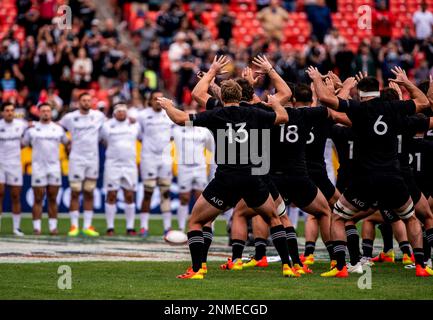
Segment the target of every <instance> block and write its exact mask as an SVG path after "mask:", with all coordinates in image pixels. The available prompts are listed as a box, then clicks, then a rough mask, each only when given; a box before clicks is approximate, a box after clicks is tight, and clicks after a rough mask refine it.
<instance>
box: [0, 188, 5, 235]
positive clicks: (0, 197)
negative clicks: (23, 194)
mask: <svg viewBox="0 0 433 320" xmlns="http://www.w3.org/2000/svg"><path fill="white" fill-rule="evenodd" d="M4 196H5V185H4V183H0V231H1V218H2V214H3V199H4Z"/></svg>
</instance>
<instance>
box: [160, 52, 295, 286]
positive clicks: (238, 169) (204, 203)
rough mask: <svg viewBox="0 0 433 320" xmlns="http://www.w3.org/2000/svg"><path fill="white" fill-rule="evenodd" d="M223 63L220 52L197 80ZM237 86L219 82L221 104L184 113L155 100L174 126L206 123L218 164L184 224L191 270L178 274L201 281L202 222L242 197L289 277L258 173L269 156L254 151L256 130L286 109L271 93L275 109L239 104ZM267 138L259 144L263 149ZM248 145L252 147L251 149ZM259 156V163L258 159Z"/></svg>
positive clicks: (280, 230)
mask: <svg viewBox="0 0 433 320" xmlns="http://www.w3.org/2000/svg"><path fill="white" fill-rule="evenodd" d="M227 63H228V60H227V59H226V58H225V57H224V56H222V57H219V58H218V59H217V58H216V57H215V59H214V62H213V64H212V66H211V68H210V70H209V71H208V72H207V73H206V74H205V75H204V76H203V78H202V79H201V80H200V81H206V82H209V83H210V81H209V80H211V79H213V78H214V77H215V75H216V74H217V73H218V72H219V71H220V70H221V69H222V68H223V67H224V66H225V65H226V64H227ZM241 96H242V90H241V87H240V86H239V84H237V83H236V82H235V81H234V80H226V81H223V82H222V84H221V99H222V102H223V103H224V107H223V108H215V109H214V110H209V111H205V112H202V113H199V114H194V115H189V114H188V113H186V112H183V111H181V110H179V109H177V108H176V107H175V106H174V104H173V102H172V101H171V100H169V99H166V98H160V99H158V102H159V103H160V105H161V106H162V107H163V108H164V109H165V110H166V112H167V115H168V116H169V117H170V119H172V121H173V122H175V123H176V124H178V125H185V124H189V125H195V126H203V127H207V128H208V129H209V130H210V131H211V132H212V134H213V136H214V139H215V141H216V152H215V162H216V164H217V165H218V167H217V171H216V173H215V178H214V179H213V180H212V181H211V182H210V183H209V185H208V186H207V187H206V188H205V190H204V191H203V193H202V195H201V196H200V198H199V199H198V200H197V202H196V203H195V205H194V208H193V210H192V213H191V217H190V220H189V223H188V229H189V231H188V245H189V248H190V252H191V258H192V268H189V269H188V270H187V272H186V273H185V274H183V275H180V276H179V278H183V279H203V274H202V273H201V272H200V267H201V263H202V253H203V242H204V240H203V232H202V228H203V226H204V225H205V224H206V223H207V222H209V221H212V220H213V219H215V218H216V217H217V216H218V215H219V214H220V213H221V212H223V211H224V210H225V209H226V208H229V207H233V206H235V205H236V204H237V203H238V202H239V201H240V200H241V199H243V200H244V201H245V202H246V204H247V205H248V206H249V207H251V208H253V209H254V210H255V211H256V212H257V213H258V214H260V215H261V216H262V217H263V219H264V220H265V221H266V222H267V223H268V225H269V226H270V233H271V238H272V240H273V243H274V245H275V248H276V249H277V251H278V254H279V256H280V258H281V262H282V267H283V275H284V276H294V275H295V274H294V272H293V271H292V269H291V268H290V266H289V264H290V261H289V252H288V247H287V242H286V233H285V231H284V227H283V226H282V224H281V222H280V220H279V218H278V214H277V211H276V208H275V205H274V201H273V199H272V197H271V196H270V194H269V188H268V186H267V184H266V183H265V182H264V181H263V180H262V178H261V175H263V173H264V172H266V171H267V170H268V169H269V168H268V167H267V166H268V164H269V159H268V158H269V156H268V155H266V151H265V150H264V151H263V154H264V155H265V156H264V157H262V158H259V159H258V158H257V154H254V152H255V151H256V150H257V144H258V143H261V142H262V141H260V142H259V141H254V137H257V132H258V131H259V130H262V131H261V132H262V134H263V136H264V137H266V130H263V129H270V128H271V127H272V126H274V125H278V124H281V123H285V122H287V121H288V115H287V112H286V111H285V110H284V108H283V107H282V106H281V104H280V103H279V102H278V101H277V99H276V98H275V97H273V96H268V105H269V106H270V107H271V108H272V109H273V110H274V112H268V111H262V110H260V109H257V108H249V107H243V106H239V102H240V99H241ZM268 143H269V142H268V141H264V143H262V147H263V148H266V147H267V146H266V144H268ZM250 149H251V150H250ZM257 160H259V161H257Z"/></svg>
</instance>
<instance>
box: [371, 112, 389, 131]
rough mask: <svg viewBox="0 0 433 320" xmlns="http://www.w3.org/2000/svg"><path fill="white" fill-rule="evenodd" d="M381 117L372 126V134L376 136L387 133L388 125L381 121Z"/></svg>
mask: <svg viewBox="0 0 433 320" xmlns="http://www.w3.org/2000/svg"><path fill="white" fill-rule="evenodd" d="M382 118H383V115H380V116H379V117H378V118H377V120H376V122H375V123H374V125H373V130H374V133H375V134H377V135H378V136H383V135H384V134H385V133H387V131H388V125H387V124H386V122H385V121H382Z"/></svg>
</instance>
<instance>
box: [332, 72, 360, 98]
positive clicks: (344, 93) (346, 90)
mask: <svg viewBox="0 0 433 320" xmlns="http://www.w3.org/2000/svg"><path fill="white" fill-rule="evenodd" d="M356 83H357V82H356V79H355V77H349V78H347V79H346V80H344V82H343V84H342V87H341V89H340V91H339V92H338V94H337V97H338V98H340V99H343V100H347V99H349V98H350V91H351V90H352V88H354V87H355V86H356Z"/></svg>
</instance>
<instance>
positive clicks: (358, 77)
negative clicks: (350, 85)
mask: <svg viewBox="0 0 433 320" xmlns="http://www.w3.org/2000/svg"><path fill="white" fill-rule="evenodd" d="M367 77H368V74H367V72H365V71H364V72H362V71H359V72H358V74H356V75H355V79H356V81H357V82H359V81H361V80H362V79H364V78H367Z"/></svg>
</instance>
